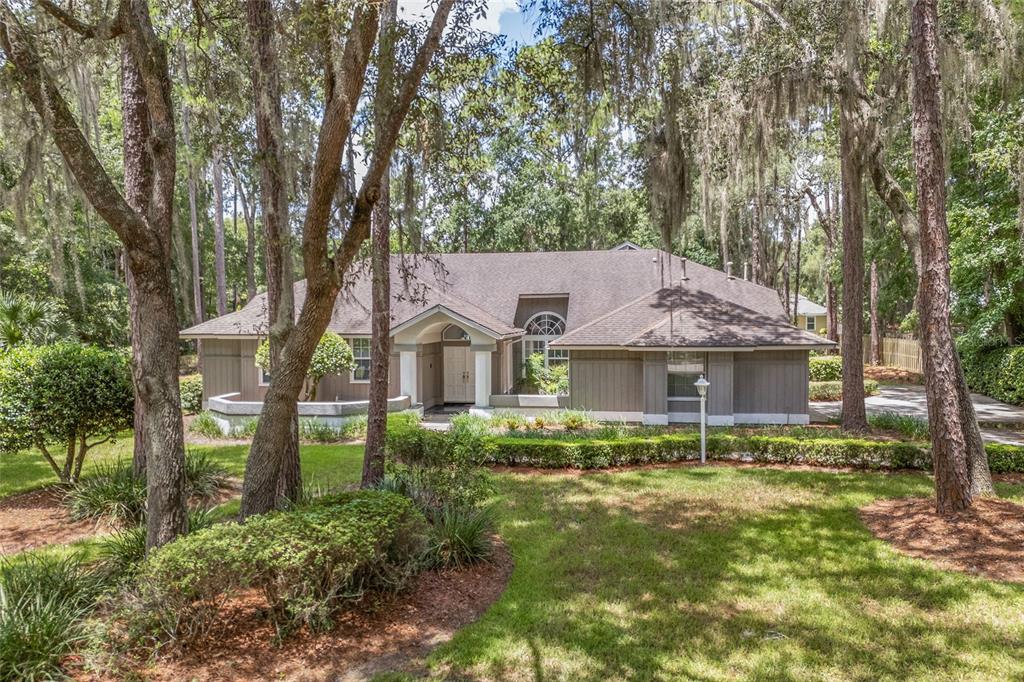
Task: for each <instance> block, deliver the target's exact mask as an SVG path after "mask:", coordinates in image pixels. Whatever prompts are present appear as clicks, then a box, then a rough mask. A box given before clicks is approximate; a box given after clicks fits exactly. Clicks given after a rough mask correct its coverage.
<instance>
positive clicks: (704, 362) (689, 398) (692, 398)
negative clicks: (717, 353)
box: [665, 351, 708, 411]
mask: <svg viewBox="0 0 1024 682" xmlns="http://www.w3.org/2000/svg"><path fill="white" fill-rule="evenodd" d="M674 352H679V353H685V354H687V355H694V356H698V355H699V356H700V361H701V366H702V369H701V371H700V372H699V374H700V375H701V376H707V371H708V355H707V353H703V352H700V351H674ZM672 355H673V352H669V354H668V358H667V360H668V362H667V363H666V373H667V374H690V375H692V374H696V373H695V372H673V371H672V370H670V369H668V368H669V367H671V366H672ZM668 385H669V382H668V381H666V382H665V389H666V392H668ZM694 390H696V388H694ZM667 398H668V401H669V402H670V403H671V402H682V403H692V402H698V401H700V396H699V395H676V396H673V395H669V396H667ZM670 411H671V410H670Z"/></svg>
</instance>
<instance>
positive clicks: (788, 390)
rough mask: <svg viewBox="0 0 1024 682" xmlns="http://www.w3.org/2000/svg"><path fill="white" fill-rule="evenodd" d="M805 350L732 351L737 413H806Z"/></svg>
mask: <svg viewBox="0 0 1024 682" xmlns="http://www.w3.org/2000/svg"><path fill="white" fill-rule="evenodd" d="M807 389H808V386H807V351H801V350H776V351H754V352H753V353H734V354H733V397H734V400H733V403H734V405H733V409H734V411H735V413H736V414H807V413H808V406H807Z"/></svg>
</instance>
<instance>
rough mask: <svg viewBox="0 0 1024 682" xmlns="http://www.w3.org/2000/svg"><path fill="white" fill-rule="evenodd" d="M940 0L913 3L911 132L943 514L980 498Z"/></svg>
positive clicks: (924, 340) (938, 503) (929, 392)
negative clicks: (945, 119)
mask: <svg viewBox="0 0 1024 682" xmlns="http://www.w3.org/2000/svg"><path fill="white" fill-rule="evenodd" d="M938 21H939V17H938V5H937V0H912V2H911V6H910V36H911V55H912V62H913V84H912V89H911V92H912V97H911V104H912V107H911V109H912V112H913V120H912V124H913V125H912V130H913V148H914V161H915V165H916V166H917V197H918V199H917V204H918V215H919V217H920V226H921V265H922V270H921V285H920V289H919V293H918V298H919V302H920V310H919V314H920V317H921V350H922V353H921V355H922V357H923V358H924V385H925V394H926V396H927V399H928V425H929V430H930V432H931V439H932V466H933V468H934V472H935V507H936V511H938V513H940V514H946V515H948V514H952V513H954V512H957V511H961V510H964V509H967V508H969V507H970V506H971V504H972V502H973V494H972V487H971V477H972V472H971V467H970V466H969V461H968V456H967V445H968V444H967V440H966V438H965V433H964V426H965V424H964V422H963V416H964V415H963V412H962V410H961V409H960V405H959V404H958V399H957V379H958V377H957V367H958V365H959V363H958V360H957V356H956V348H955V346H954V342H953V330H952V327H951V325H950V322H949V295H950V284H949V229H948V226H947V224H946V175H945V160H944V158H943V150H942V121H941V118H940V117H941V110H942V102H941V85H940V75H939V73H940V72H939V50H938Z"/></svg>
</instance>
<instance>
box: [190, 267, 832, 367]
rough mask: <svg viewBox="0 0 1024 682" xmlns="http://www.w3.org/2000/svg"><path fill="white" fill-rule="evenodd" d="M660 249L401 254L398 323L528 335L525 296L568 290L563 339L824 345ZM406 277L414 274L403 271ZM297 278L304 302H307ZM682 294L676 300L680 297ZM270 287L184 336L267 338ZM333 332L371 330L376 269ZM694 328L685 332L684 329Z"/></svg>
mask: <svg viewBox="0 0 1024 682" xmlns="http://www.w3.org/2000/svg"><path fill="white" fill-rule="evenodd" d="M682 270H683V265H682V260H681V259H680V258H678V257H676V256H670V255H669V254H667V253H664V252H662V251H658V250H654V249H644V250H620V251H572V252H535V253H470V254H440V255H432V256H420V257H417V258H412V257H409V256H407V257H406V261H405V264H404V267H403V264H402V261H401V260H400V257H399V256H394V257H393V258H392V276H391V282H392V308H391V318H392V328H395V327H397V326H399V325H401V324H403V323H405V322H407V321H409V320H411V319H412V318H414V317H416V316H417V315H420V314H422V313H424V312H426V311H428V310H431V309H433V308H438V307H443V308H445V309H448V310H450V311H452V312H454V313H456V314H458V315H460V316H462V317H465V318H467V319H470V320H472V321H473V322H475V323H476V324H478V325H480V326H481V327H483V328H485V329H486V330H488V331H490V332H491V333H492V335H493V336H494V337H495V338H511V337H515V336H517V335H520V334H522V332H523V330H522V329H519V328H517V327H516V326H515V316H516V310H517V308H518V307H519V302H520V298H521V297H522V296H545V295H547V296H568V312H567V315H566V334H565V336H563V337H562V338H561V339H559V340H558V341H557V342H556V343H557V344H558V345H562V346H575V345H616V346H636V347H651V346H658V345H665V344H672V345H689V346H692V345H694V344H695V343H697V340H698V339H699V340H700V343H701V344H704V345H709V346H726V345H766V344H774V345H789V344H797V345H824V344H827V343H828V342H827V341H825V340H824V339H821V338H820V337H817V336H815V335H814V334H810V333H808V332H802V331H800V330H799V329H796V328H795V327H793V326H792V325H791V324H789V321H788V319H787V317H786V313H785V310H784V309H783V306H782V303H781V301H780V300H779V297H778V294H777V293H776V292H775V290H773V289H770V288H767V287H762V286H759V285H756V284H753V283H751V282H747V281H745V280H742V279H734V278H729V277H727V276H726V274H725V273H723V272H720V271H718V270H714V269H712V268H708V267H705V266H702V265H699V264H697V263H692V262H690V263H687V264H686V274H687V279H686V280H683V281H680V277H681V274H682ZM403 275H405V276H403ZM305 295H306V286H305V281H300V282H297V283H296V284H295V306H296V310H299V309H301V306H302V303H303V301H304V300H305ZM673 301H674V302H673ZM266 306H267V301H266V294H260V295H258V296H256V297H255V298H254V299H253V300H252V301H251V302H250V303H249V304H248V305H246V306H245V308H243V309H242V310H239V311H237V312H234V313H230V314H228V315H223V316H221V317H218V318H215V319H212V320H209V321H207V322H203V323H201V324H198V325H195V326H193V327H190V328H188V329H186V330H184V331H183V332H182V333H181V334H182V336H184V337H190V338H203V337H219V336H248V337H253V336H264V335H266V333H267V319H266ZM328 329H329V330H331V331H333V332H336V333H338V334H342V335H352V336H368V335H369V334H370V276H369V272H368V270H367V268H366V266H365V263H363V264H360V265H359V266H357V268H356V270H355V272H354V273H353V274H352V276H351V277H350V278H349V284H348V286H347V287H346V289H345V290H344V291H343V292H342V293H341V294H340V295H339V296H338V300H337V302H336V303H335V306H334V313H333V315H332V317H331V321H330V324H329V326H328ZM683 329H685V330H687V332H686V333H685V334H680V333H679V332H680V330H683Z"/></svg>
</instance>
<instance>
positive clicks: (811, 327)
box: [804, 315, 818, 332]
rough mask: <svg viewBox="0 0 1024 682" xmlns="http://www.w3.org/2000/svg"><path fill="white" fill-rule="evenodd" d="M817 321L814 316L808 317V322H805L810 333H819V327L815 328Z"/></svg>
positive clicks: (805, 326) (805, 327)
mask: <svg viewBox="0 0 1024 682" xmlns="http://www.w3.org/2000/svg"><path fill="white" fill-rule="evenodd" d="M817 321H818V318H817V317H815V316H814V315H808V316H807V319H806V321H805V322H804V329H806V330H807V331H809V332H813V331H817V327H816V326H815V323H816V322H817Z"/></svg>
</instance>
